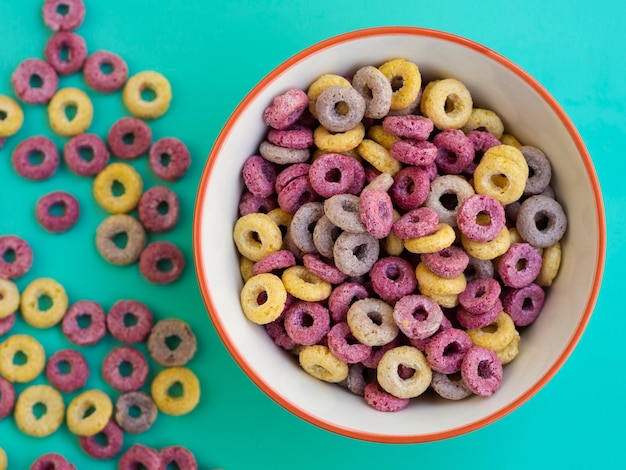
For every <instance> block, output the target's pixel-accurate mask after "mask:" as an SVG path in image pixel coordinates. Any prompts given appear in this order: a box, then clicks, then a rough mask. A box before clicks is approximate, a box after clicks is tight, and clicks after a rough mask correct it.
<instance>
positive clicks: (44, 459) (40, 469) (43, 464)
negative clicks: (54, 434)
mask: <svg viewBox="0 0 626 470" xmlns="http://www.w3.org/2000/svg"><path fill="white" fill-rule="evenodd" d="M28 469H29V470H50V469H52V470H76V466H75V465H74V464H71V463H70V462H69V461H68V460H67V459H66V458H65V457H63V456H62V455H61V454H57V453H56V452H49V453H47V454H43V455H40V456H39V457H38V458H37V459H36V460H35V461H34V462H33V463H32V464H31V466H30V467H28Z"/></svg>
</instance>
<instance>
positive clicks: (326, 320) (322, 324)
mask: <svg viewBox="0 0 626 470" xmlns="http://www.w3.org/2000/svg"><path fill="white" fill-rule="evenodd" d="M329 330H330V313H329V312H328V309H327V308H326V307H324V306H323V305H322V304H319V303H317V302H308V301H305V300H298V301H297V302H295V303H294V304H293V305H292V306H291V307H289V308H288V309H287V311H286V312H285V331H286V332H287V334H288V335H289V337H290V338H291V339H292V340H293V341H295V342H296V343H298V344H303V345H306V346H309V345H312V344H316V343H318V342H319V341H320V340H321V339H322V338H323V337H324V336H326V333H328V331H329Z"/></svg>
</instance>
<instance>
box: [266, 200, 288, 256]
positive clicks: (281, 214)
mask: <svg viewBox="0 0 626 470" xmlns="http://www.w3.org/2000/svg"><path fill="white" fill-rule="evenodd" d="M267 216H268V217H269V218H270V219H272V220H273V221H274V222H276V225H278V228H279V229H280V233H281V234H283V243H282V244H281V245H280V247H281V249H284V248H285V247H286V243H285V237H284V235H285V234H286V233H287V231H288V229H289V225H290V224H291V219H293V214H290V213H289V212H287V211H285V210H283V209H281V208H280V207H277V208H276V209H272V210H271V211H269V212H268V213H267Z"/></svg>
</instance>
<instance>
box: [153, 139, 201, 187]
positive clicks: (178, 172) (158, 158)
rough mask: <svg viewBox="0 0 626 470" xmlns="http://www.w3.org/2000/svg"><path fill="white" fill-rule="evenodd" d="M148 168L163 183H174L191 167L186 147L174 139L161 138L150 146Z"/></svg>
mask: <svg viewBox="0 0 626 470" xmlns="http://www.w3.org/2000/svg"><path fill="white" fill-rule="evenodd" d="M149 160H150V168H152V171H154V173H155V174H156V175H157V176H158V177H159V178H161V179H162V180H165V181H175V180H178V179H180V178H182V177H183V176H184V174H185V173H186V172H187V170H188V169H189V165H191V155H190V153H189V149H188V148H187V146H186V145H185V144H184V143H183V142H182V141H181V140H179V139H176V138H174V137H163V138H161V139H159V140H157V141H156V142H154V143H153V144H152V145H151V146H150V151H149Z"/></svg>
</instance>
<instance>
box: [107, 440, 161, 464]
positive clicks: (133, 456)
mask: <svg viewBox="0 0 626 470" xmlns="http://www.w3.org/2000/svg"><path fill="white" fill-rule="evenodd" d="M142 467H143V468H145V470H162V468H163V466H162V465H161V456H160V455H159V453H158V452H157V451H156V450H155V449H153V448H151V447H148V446H145V445H143V444H133V445H132V447H130V448H129V449H128V450H127V451H126V452H124V453H123V454H122V456H121V457H120V460H119V462H118V464H117V468H118V470H137V469H138V468H142Z"/></svg>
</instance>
